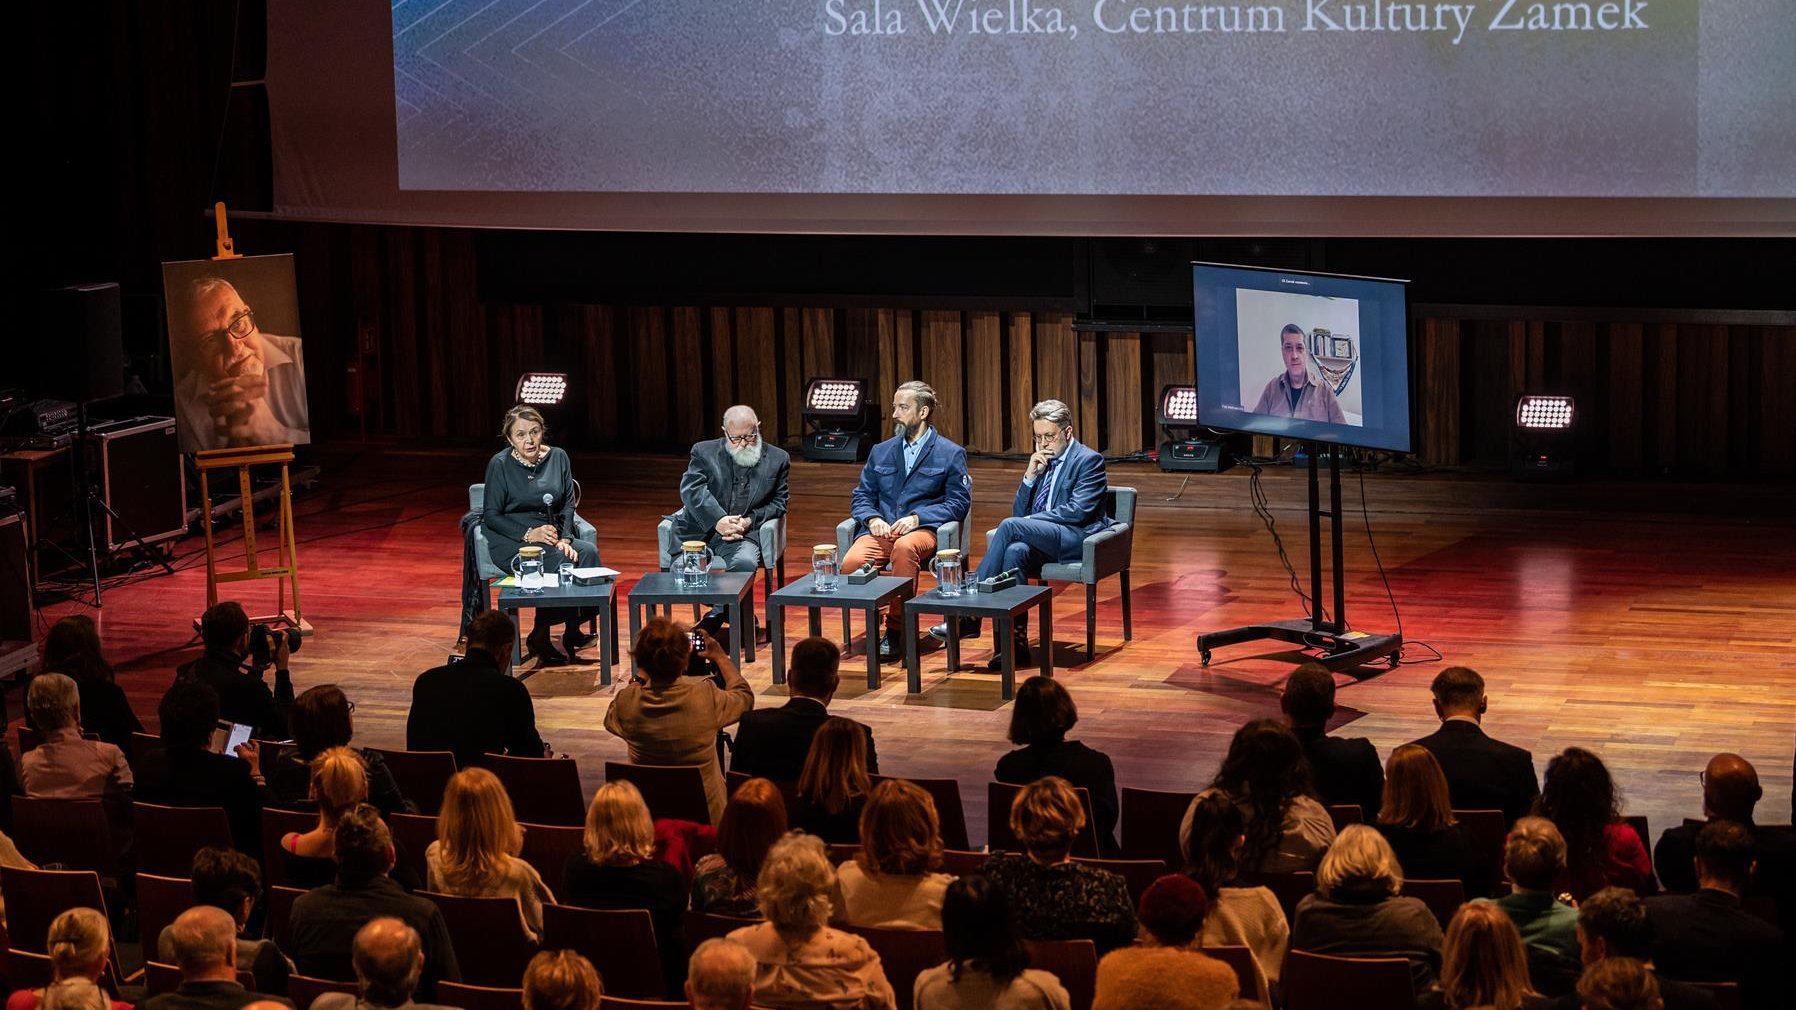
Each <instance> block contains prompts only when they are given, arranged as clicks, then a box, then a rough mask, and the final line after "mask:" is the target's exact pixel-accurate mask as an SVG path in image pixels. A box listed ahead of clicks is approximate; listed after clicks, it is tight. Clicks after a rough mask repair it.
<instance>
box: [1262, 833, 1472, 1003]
mask: <svg viewBox="0 0 1796 1010" xmlns="http://www.w3.org/2000/svg"><path fill="white" fill-rule="evenodd" d="M1402 889H1403V867H1402V866H1399V865H1398V864H1397V854H1396V853H1395V852H1393V851H1391V843H1390V842H1387V841H1385V838H1384V836H1383V835H1381V834H1379V833H1378V829H1376V828H1373V827H1371V826H1370V825H1366V824H1350V825H1348V826H1347V828H1346V829H1344V830H1343V831H1342V832H1341V834H1340V835H1339V836H1338V837H1337V838H1336V839H1335V843H1334V845H1333V846H1332V847H1330V848H1329V850H1328V854H1327V855H1325V856H1323V857H1322V865H1320V866H1318V867H1316V893H1315V894H1312V895H1309V896H1308V897H1306V898H1304V899H1303V900H1302V901H1300V902H1298V903H1297V914H1296V916H1295V917H1294V919H1293V921H1292V924H1291V949H1292V950H1307V951H1309V952H1311V953H1313V954H1333V955H1335V956H1337V957H1401V958H1407V959H1408V960H1409V971H1410V977H1411V979H1412V980H1413V981H1414V982H1415V987H1416V991H1417V992H1421V991H1422V990H1423V989H1426V988H1427V987H1428V986H1430V985H1432V984H1433V983H1434V980H1435V977H1436V976H1437V975H1439V974H1440V968H1441V945H1442V943H1443V942H1444V938H1443V937H1442V936H1441V924H1440V922H1439V921H1438V920H1436V919H1435V917H1434V913H1433V912H1430V911H1429V910H1428V906H1427V905H1424V904H1422V902H1421V900H1420V899H1418V898H1407V897H1400V896H1399V895H1398V892H1399V891H1401V890H1402Z"/></svg>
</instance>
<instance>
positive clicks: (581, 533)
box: [574, 512, 599, 544]
mask: <svg viewBox="0 0 1796 1010" xmlns="http://www.w3.org/2000/svg"><path fill="white" fill-rule="evenodd" d="M574 536H575V537H576V538H577V539H580V540H585V541H587V542H588V543H594V544H596V543H598V542H599V531H598V528H597V527H595V526H593V524H592V523H589V522H587V521H586V520H585V519H582V518H580V513H578V512H575V513H574Z"/></svg>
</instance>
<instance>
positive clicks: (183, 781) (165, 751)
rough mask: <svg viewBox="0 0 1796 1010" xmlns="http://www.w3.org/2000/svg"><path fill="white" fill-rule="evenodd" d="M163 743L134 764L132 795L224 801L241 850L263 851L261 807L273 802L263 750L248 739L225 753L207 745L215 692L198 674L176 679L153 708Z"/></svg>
mask: <svg viewBox="0 0 1796 1010" xmlns="http://www.w3.org/2000/svg"><path fill="white" fill-rule="evenodd" d="M157 713H158V715H159V716H160V718H161V721H162V746H161V747H158V748H156V749H154V750H152V751H150V752H149V753H148V754H145V755H144V756H143V757H142V758H140V759H138V761H137V765H136V769H135V770H136V772H137V789H136V798H137V799H138V800H140V801H142V802H145V803H160V804H162V805H164V806H171V807H223V808H224V810H225V816H226V817H228V818H229V819H230V822H231V838H232V840H233V842H234V843H235V844H236V847H237V850H238V851H239V852H244V853H247V854H249V855H251V856H259V855H261V851H262V834H261V831H262V828H261V825H262V808H263V807H265V806H273V805H276V803H277V800H276V799H275V796H274V793H272V792H270V791H269V789H268V782H267V780H266V779H264V778H263V777H262V753H261V749H260V748H259V747H258V746H257V744H256V742H255V741H254V740H253V739H252V740H250V741H249V742H247V743H242V744H238V745H237V746H235V747H233V748H231V751H230V753H229V754H223V753H218V752H216V751H214V750H213V749H212V747H211V742H212V735H213V732H214V731H215V730H216V729H217V728H218V722H219V718H218V694H217V692H215V691H213V690H212V688H210V687H208V686H207V685H206V684H204V683H202V682H200V681H198V680H180V679H177V680H176V681H175V683H174V685H173V686H171V687H170V688H169V689H168V692H167V693H166V694H164V695H163V696H162V703H161V704H160V705H159V706H158V708H157Z"/></svg>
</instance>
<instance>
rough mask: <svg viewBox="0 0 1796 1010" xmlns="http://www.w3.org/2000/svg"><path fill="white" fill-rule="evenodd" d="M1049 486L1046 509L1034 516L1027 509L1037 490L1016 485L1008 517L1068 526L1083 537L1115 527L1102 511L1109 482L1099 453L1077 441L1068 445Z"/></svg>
mask: <svg viewBox="0 0 1796 1010" xmlns="http://www.w3.org/2000/svg"><path fill="white" fill-rule="evenodd" d="M1036 479H1037V481H1040V480H1042V479H1043V478H1036ZM1053 482H1054V483H1053V487H1052V489H1051V490H1050V491H1049V492H1048V507H1047V508H1046V509H1045V510H1043V511H1041V512H1034V511H1031V509H1030V506H1031V505H1033V504H1034V503H1035V492H1036V490H1037V489H1038V487H1031V486H1030V485H1028V484H1024V483H1022V482H1020V481H1019V482H1018V483H1017V489H1016V501H1015V502H1014V503H1012V505H1011V514H1012V515H1015V516H1028V517H1030V518H1033V519H1042V520H1046V521H1047V522H1051V523H1058V524H1060V525H1061V526H1071V527H1072V528H1073V529H1076V530H1078V531H1079V532H1080V534H1082V535H1084V536H1091V535H1092V534H1093V533H1102V532H1103V531H1104V530H1107V529H1109V528H1110V527H1112V526H1114V525H1116V520H1114V519H1112V518H1110V515H1109V514H1108V513H1107V512H1105V511H1104V492H1105V491H1106V490H1108V489H1109V487H1110V478H1109V476H1108V474H1107V473H1106V471H1105V469H1104V454H1103V453H1100V452H1098V451H1097V450H1096V449H1092V448H1090V447H1088V446H1086V445H1085V443H1083V442H1079V441H1077V440H1075V441H1073V442H1070V443H1068V444H1067V447H1066V454H1065V455H1064V456H1062V457H1061V461H1060V465H1059V466H1058V467H1056V468H1055V470H1054V475H1053Z"/></svg>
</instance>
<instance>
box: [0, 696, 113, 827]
mask: <svg viewBox="0 0 1796 1010" xmlns="http://www.w3.org/2000/svg"><path fill="white" fill-rule="evenodd" d="M25 705H26V707H27V708H29V709H30V710H31V720H32V721H33V722H35V723H36V724H37V727H38V729H39V730H40V731H42V733H43V735H44V737H43V742H42V743H40V744H38V745H37V747H35V748H33V749H32V750H29V751H26V752H25V754H24V756H23V757H21V758H19V785H20V786H22V787H23V788H24V790H25V795H27V796H41V797H48V798H52V799H75V800H87V799H98V798H110V799H115V800H124V799H128V798H130V795H131V766H130V765H129V764H126V763H125V752H124V751H121V750H119V749H118V748H117V747H115V746H113V745H112V744H109V743H104V742H102V741H99V740H89V739H86V738H85V737H83V736H82V735H81V694H80V691H79V690H78V689H77V688H76V686H75V682H74V681H73V680H70V679H69V678H67V677H65V676H63V675H62V674H60V673H46V674H41V675H39V676H37V677H35V678H33V679H32V681H31V687H30V688H29V689H28V690H27V691H26V692H25Z"/></svg>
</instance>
